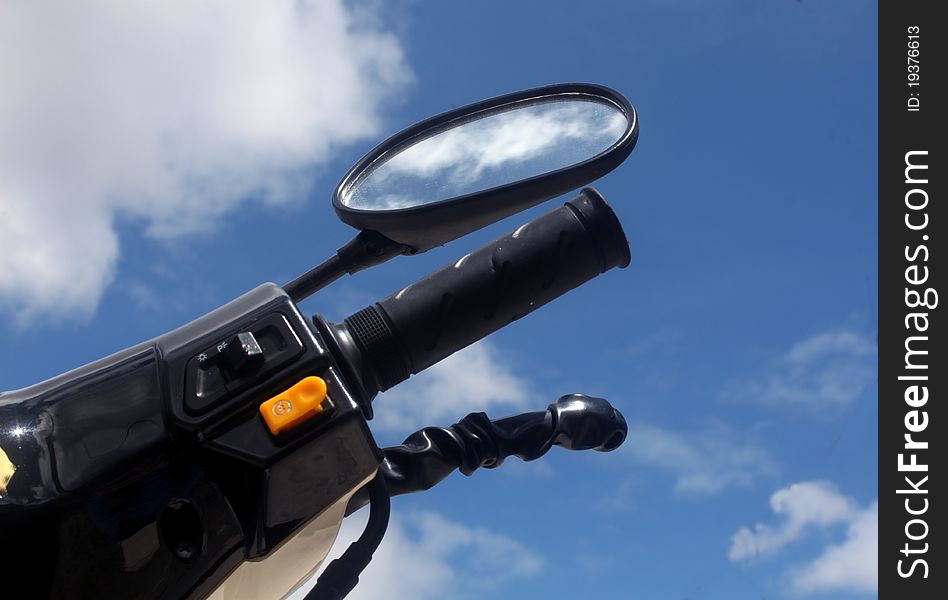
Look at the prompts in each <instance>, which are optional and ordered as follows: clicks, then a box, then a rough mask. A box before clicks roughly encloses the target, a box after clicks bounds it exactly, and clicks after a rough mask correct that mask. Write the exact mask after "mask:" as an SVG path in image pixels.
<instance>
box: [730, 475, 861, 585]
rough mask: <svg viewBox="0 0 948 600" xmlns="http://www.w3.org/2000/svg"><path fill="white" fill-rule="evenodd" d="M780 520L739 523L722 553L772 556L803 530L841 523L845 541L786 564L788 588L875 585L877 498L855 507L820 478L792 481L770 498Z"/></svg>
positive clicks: (733, 556) (740, 556)
mask: <svg viewBox="0 0 948 600" xmlns="http://www.w3.org/2000/svg"><path fill="white" fill-rule="evenodd" d="M770 506H771V509H772V510H773V512H774V514H775V515H778V516H780V517H782V523H781V524H780V525H779V526H777V527H771V526H768V525H764V524H761V523H758V524H757V525H755V526H754V527H753V529H751V528H747V527H742V528H741V529H739V530H738V531H737V532H736V533H735V534H734V535H733V536H732V538H731V548H730V551H729V552H728V557H729V558H730V559H731V560H732V561H734V562H739V561H746V560H750V559H755V558H764V557H768V556H773V555H775V554H777V553H778V552H779V551H780V550H782V549H783V548H784V547H785V546H787V545H788V544H791V543H793V542H796V541H798V540H800V539H802V538H803V537H804V536H805V535H806V534H807V533H808V532H810V531H812V530H817V529H826V528H828V527H830V526H832V525H836V524H842V523H846V524H848V525H849V529H848V532H847V535H846V540H845V541H843V542H842V543H841V544H837V545H832V546H830V547H828V548H827V549H825V550H824V551H823V553H822V554H821V555H820V556H819V557H818V558H816V559H815V560H813V561H812V562H810V563H809V564H807V565H805V566H803V567H801V568H796V569H792V570H791V571H790V579H791V584H792V587H793V589H794V590H795V591H797V592H799V593H816V592H827V591H848V592H866V593H873V592H875V591H876V589H877V587H878V570H879V568H878V557H877V553H878V547H879V527H878V517H879V510H878V503H876V502H873V503H872V505H871V506H869V507H868V508H860V507H859V506H858V505H857V504H856V503H855V502H853V500H852V499H850V498H847V497H845V496H843V495H842V494H840V493H839V491H838V490H837V489H836V487H835V486H833V485H832V484H830V483H828V482H825V481H807V482H803V483H796V484H793V485H791V486H789V487H787V488H784V489H782V490H779V491H777V492H775V493H774V494H773V495H772V496H771V498H770Z"/></svg>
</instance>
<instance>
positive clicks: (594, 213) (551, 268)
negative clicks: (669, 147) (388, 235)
mask: <svg viewBox="0 0 948 600" xmlns="http://www.w3.org/2000/svg"><path fill="white" fill-rule="evenodd" d="M628 262H629V249H628V242H626V239H625V234H624V233H623V232H622V227H621V225H620V224H619V221H618V220H617V219H616V217H615V214H614V213H613V212H612V209H611V208H610V207H609V206H608V205H607V204H606V203H605V201H604V200H603V199H602V197H601V196H600V195H599V194H598V192H596V191H595V190H590V189H586V190H583V193H582V194H581V195H580V196H579V197H577V198H575V199H573V200H571V201H570V202H569V203H567V204H566V205H564V206H561V207H559V208H558V209H556V210H553V211H551V212H549V213H547V214H545V215H543V216H542V217H539V218H538V219H535V220H534V221H531V222H530V223H527V224H526V225H524V226H522V227H520V228H519V229H517V230H516V231H514V232H513V233H510V234H508V235H506V236H504V237H502V238H499V239H497V240H494V241H493V242H491V243H489V244H487V245H485V246H483V247H481V248H480V249H478V250H476V251H474V252H472V253H471V254H468V255H467V256H465V257H462V258H461V259H460V260H458V261H457V262H455V263H454V264H451V265H448V266H445V267H444V268H442V269H440V270H438V271H436V272H434V273H432V274H431V275H428V276H427V277H425V278H424V279H421V280H420V281H418V282H416V283H413V284H412V285H409V286H408V287H406V288H404V289H402V290H401V291H399V292H398V293H396V294H393V295H391V296H389V297H387V298H385V299H383V300H381V301H379V302H378V303H377V304H376V305H375V306H374V307H370V308H369V309H364V310H363V311H361V312H360V313H356V315H361V314H363V313H366V311H371V309H373V308H375V309H377V312H375V313H372V319H373V323H371V324H365V325H362V324H359V325H358V326H359V327H360V328H361V329H362V330H364V333H361V334H359V335H362V336H365V337H366V340H368V341H367V342H362V343H363V344H375V346H377V348H375V349H373V350H371V352H372V358H371V359H367V360H366V364H367V365H371V367H372V368H374V369H376V370H377V371H379V372H380V374H379V375H378V379H379V380H380V383H381V380H382V379H384V380H385V383H386V384H390V385H380V389H387V388H388V387H391V385H394V383H397V381H395V379H396V378H397V376H401V375H402V374H403V371H399V372H398V373H396V372H395V371H394V370H393V365H398V366H399V367H400V368H401V369H403V370H404V369H407V370H409V371H410V372H411V373H412V374H414V373H418V372H420V371H422V370H423V369H426V368H427V367H429V366H431V365H433V364H434V363H436V362H438V361H440V360H441V359H443V358H445V357H447V356H449V355H450V354H453V353H454V352H456V351H458V350H460V349H461V348H464V347H465V346H468V345H469V344H472V343H474V342H476V341H477V340H479V339H481V338H483V337H485V336H486V335H488V334H490V333H492V332H493V331H496V330H497V329H499V328H501V327H503V326H505V325H507V324H508V323H510V322H512V321H515V320H516V319H519V318H520V317H523V316H524V315H526V314H529V313H530V312H532V311H534V310H535V309H537V308H539V307H540V306H543V305H544V304H546V303H547V302H549V301H550V300H553V299H554V298H556V297H558V296H560V295H562V294H564V293H566V292H568V291H569V290H571V289H573V288H575V287H577V286H579V285H582V284H583V283H585V282H586V281H588V280H590V279H592V278H593V277H595V276H596V275H598V274H600V273H603V272H605V271H607V270H609V269H611V268H612V267H616V266H619V267H624V266H626V265H627V264H628ZM356 315H353V317H355V316H356ZM368 315H369V313H366V316H368ZM353 317H350V319H352V318H353ZM350 319H346V323H349V321H350ZM358 321H359V323H361V319H360V320H358ZM353 323H355V321H353ZM379 323H381V324H379ZM383 326H384V329H383ZM350 327H351V325H350ZM375 329H378V330H380V331H382V333H380V334H378V335H376V334H375V333H373V332H374V331H375ZM385 330H388V331H389V332H390V334H389V336H386V334H385ZM383 338H384V339H383ZM368 347H369V346H368V345H366V348H367V349H368ZM376 361H380V362H376ZM383 363H384V364H383ZM383 372H384V373H385V376H384V377H383V376H382V375H381V373H383ZM404 374H405V376H406V377H407V373H404ZM399 381H400V380H399Z"/></svg>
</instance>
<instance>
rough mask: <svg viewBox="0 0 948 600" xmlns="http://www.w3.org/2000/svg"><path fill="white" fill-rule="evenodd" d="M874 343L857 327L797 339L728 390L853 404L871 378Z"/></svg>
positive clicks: (808, 403) (779, 400) (822, 404)
mask: <svg viewBox="0 0 948 600" xmlns="http://www.w3.org/2000/svg"><path fill="white" fill-rule="evenodd" d="M875 351H876V350H875V344H873V342H872V341H870V340H869V339H867V338H865V337H864V336H862V335H860V334H858V333H854V332H852V331H831V332H826V333H821V334H818V335H814V336H812V337H810V338H807V339H805V340H803V341H801V342H799V343H797V344H794V345H793V347H791V348H790V349H789V350H788V351H787V352H786V353H784V354H783V355H782V356H780V357H778V358H776V359H774V360H772V361H771V362H770V363H769V364H768V365H767V366H766V368H765V369H764V372H763V373H762V374H761V375H759V376H756V377H752V378H751V379H750V380H749V381H732V382H731V383H729V384H728V386H727V387H726V388H725V390H724V396H725V397H727V398H732V399H740V400H750V401H755V402H760V403H764V404H770V405H782V406H802V407H805V408H808V409H811V410H826V409H839V408H842V407H845V406H849V405H851V404H852V403H853V402H854V401H855V400H856V399H857V398H858V397H859V396H860V395H862V394H863V392H865V391H866V389H867V388H868V387H869V385H870V384H871V383H872V380H873V376H874V368H873V358H874V356H875Z"/></svg>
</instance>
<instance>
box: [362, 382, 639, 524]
mask: <svg viewBox="0 0 948 600" xmlns="http://www.w3.org/2000/svg"><path fill="white" fill-rule="evenodd" d="M627 433H628V428H627V426H626V423H625V418H624V417H623V416H622V413H620V412H619V411H618V410H616V409H615V408H613V406H612V405H611V404H609V402H608V401H607V400H604V399H602V398H594V397H591V396H586V395H583V394H569V395H566V396H561V397H560V398H559V399H557V400H556V401H555V402H553V403H552V404H550V406H549V407H547V410H545V411H537V412H529V413H521V414H519V415H514V416H510V417H504V418H502V419H497V420H496V421H491V420H490V419H489V418H488V417H487V415H486V414H485V413H483V412H476V413H470V414H469V415H467V416H466V417H464V418H463V419H461V420H460V421H459V422H457V423H455V424H454V425H451V426H450V427H425V428H424V429H420V430H418V431H416V432H415V433H413V434H411V435H410V436H408V438H407V439H406V440H405V441H404V442H403V443H402V444H401V445H400V446H392V447H389V448H385V449H384V450H383V451H382V453H383V456H384V458H383V461H382V465H381V467H380V469H379V473H380V474H381V475H382V476H383V477H384V478H385V482H386V486H387V488H388V491H389V494H390V495H391V496H397V495H400V494H410V493H413V492H420V491H424V490H427V489H430V488H432V487H434V486H435V485H436V484H438V483H439V482H440V481H441V480H443V479H444V478H445V477H447V476H448V475H450V474H451V473H452V472H453V471H454V470H455V469H457V470H458V471H460V472H461V473H463V474H464V475H468V476H470V475H471V474H473V473H474V471H476V470H477V469H479V468H482V467H483V468H487V469H493V468H496V467H498V466H500V465H501V464H502V463H503V461H504V459H506V458H508V457H510V456H517V457H519V458H520V459H521V460H523V461H525V462H526V461H532V460H536V459H538V458H540V457H541V456H543V455H544V454H546V453H547V451H548V450H549V449H550V448H551V447H552V446H561V447H563V448H566V449H568V450H597V451H599V452H609V451H611V450H615V449H616V448H618V447H619V446H620V445H621V444H622V442H623V441H625V437H626V435H627ZM367 502H368V493H367V491H366V490H364V489H363V490H360V491H359V492H358V493H356V494H355V495H354V496H353V497H352V499H351V500H350V501H349V505H348V507H347V509H346V515H347V516H348V515H350V514H352V513H353V512H355V511H357V510H358V509H360V508H362V507H363V506H365V504H366V503H367Z"/></svg>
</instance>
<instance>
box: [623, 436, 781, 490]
mask: <svg viewBox="0 0 948 600" xmlns="http://www.w3.org/2000/svg"><path fill="white" fill-rule="evenodd" d="M625 446H626V450H625V451H626V452H629V453H630V454H631V455H632V457H633V459H634V460H636V461H638V462H640V463H643V464H646V465H650V466H654V467H658V468H661V469H664V470H667V471H671V472H672V473H673V474H674V475H675V477H676V481H675V491H676V492H679V493H703V494H713V493H717V492H720V491H721V490H723V489H725V488H728V487H732V486H746V485H750V484H751V483H752V481H753V480H754V479H756V478H758V477H760V476H763V475H767V474H770V473H773V472H774V471H775V468H774V466H773V463H772V461H771V459H770V457H769V455H768V454H767V452H766V451H765V450H764V449H762V448H760V447H758V446H757V445H755V444H754V443H753V442H751V441H748V440H740V439H738V436H736V435H735V434H734V432H732V431H730V430H729V429H728V428H726V427H724V426H722V425H712V426H709V427H707V428H705V429H703V430H702V431H700V432H696V433H692V434H682V433H675V432H672V431H668V430H665V429H662V428H660V427H656V426H654V425H649V424H646V423H641V422H632V423H630V425H629V437H628V439H627V440H626V442H625Z"/></svg>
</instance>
